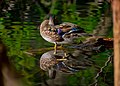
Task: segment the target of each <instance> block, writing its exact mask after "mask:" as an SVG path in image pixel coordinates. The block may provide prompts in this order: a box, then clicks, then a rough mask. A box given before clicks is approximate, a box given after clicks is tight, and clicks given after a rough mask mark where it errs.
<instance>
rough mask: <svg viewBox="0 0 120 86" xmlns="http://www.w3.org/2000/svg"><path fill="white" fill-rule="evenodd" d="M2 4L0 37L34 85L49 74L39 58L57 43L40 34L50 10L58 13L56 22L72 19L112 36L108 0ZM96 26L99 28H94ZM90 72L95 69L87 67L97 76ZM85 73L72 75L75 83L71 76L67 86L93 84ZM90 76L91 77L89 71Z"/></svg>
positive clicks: (20, 0)
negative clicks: (50, 41) (43, 69)
mask: <svg viewBox="0 0 120 86" xmlns="http://www.w3.org/2000/svg"><path fill="white" fill-rule="evenodd" d="M0 4H1V6H0V37H1V39H2V41H3V42H4V44H5V45H6V46H7V47H8V55H9V57H10V60H11V62H12V63H13V64H14V66H15V67H16V69H17V70H19V71H21V73H22V74H23V75H24V76H25V80H26V82H28V83H29V84H31V85H32V86H40V84H41V83H42V84H43V82H44V83H46V80H47V79H48V76H47V74H46V73H45V72H44V71H42V70H41V69H40V68H39V59H40V57H41V55H42V54H43V53H45V52H47V51H49V50H51V49H48V48H50V47H53V46H54V44H51V43H48V42H46V41H45V40H44V39H43V38H42V37H41V36H40V34H39V29H38V27H39V25H40V23H41V22H42V21H43V20H44V18H45V16H46V15H47V14H48V13H52V14H54V15H56V23H60V22H61V21H67V22H72V23H75V24H77V25H79V26H80V27H82V28H84V29H85V31H86V32H88V33H94V34H95V35H96V34H97V35H102V36H105V37H112V32H111V31H110V29H112V28H111V26H112V24H111V13H110V12H111V11H110V9H109V3H108V2H102V1H101V2H96V1H94V0H92V1H90V0H87V1H79V0H71V1H65V0H58V1H54V0H53V1H52V2H49V0H48V2H47V0H38V1H37V0H30V1H28V0H26V1H25V0H24V1H23V0H14V1H12V0H6V1H3V2H1V3H0ZM95 29H97V30H96V31H93V30H95ZM43 48H44V49H43ZM45 48H47V49H45ZM29 50H33V51H34V53H33V52H28V51H29ZM42 51H43V52H42ZM91 71H92V69H88V71H86V72H88V73H89V72H90V74H93V76H95V74H94V73H92V72H91ZM94 72H95V71H94ZM82 73H83V72H82ZM82 73H81V74H80V73H78V75H80V76H81V75H82ZM83 75H84V76H83V77H82V78H80V77H78V78H79V79H81V81H83V82H75V81H76V78H74V76H69V77H71V79H75V80H73V82H72V81H71V79H69V80H68V85H70V84H71V86H72V84H75V83H76V84H75V85H74V86H79V84H81V86H87V85H88V84H90V83H92V81H93V80H91V81H90V82H87V83H85V80H84V78H85V77H86V76H87V74H86V75H85V74H83ZM62 76H63V77H64V75H62ZM75 76H77V74H76V75H75ZM93 76H92V78H93ZM67 77H68V76H67ZM88 77H90V75H89V74H88ZM58 80H60V79H58ZM88 80H89V79H88ZM54 82H56V81H54ZM101 82H102V81H101ZM49 83H52V81H49ZM60 83H62V82H60ZM111 83H112V82H111ZM108 84H109V83H108ZM60 86H62V85H60ZM103 86H107V85H103Z"/></svg>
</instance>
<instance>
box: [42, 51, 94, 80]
mask: <svg viewBox="0 0 120 86" xmlns="http://www.w3.org/2000/svg"><path fill="white" fill-rule="evenodd" d="M53 52H54V50H51V51H48V52H46V53H44V54H43V55H42V56H41V58H40V68H41V69H42V70H44V71H48V74H49V77H50V78H55V76H56V72H57V71H60V72H62V73H67V74H73V73H75V72H78V71H79V70H82V69H86V68H87V66H90V65H91V64H92V62H91V61H89V60H88V59H85V58H82V60H81V61H83V62H81V61H78V60H77V59H75V58H77V57H74V56H73V55H72V54H71V53H67V54H66V56H65V55H64V51H63V50H58V51H57V54H53ZM63 57H65V58H66V59H64V60H63V59H62V58H63Z"/></svg>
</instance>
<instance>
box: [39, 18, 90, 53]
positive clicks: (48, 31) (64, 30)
mask: <svg viewBox="0 0 120 86" xmlns="http://www.w3.org/2000/svg"><path fill="white" fill-rule="evenodd" d="M39 29H40V35H41V36H42V38H43V39H45V40H46V41H48V42H50V43H54V44H55V45H54V54H56V53H57V45H61V44H72V43H73V42H74V39H76V38H79V37H84V36H91V35H90V34H88V33H86V32H85V31H84V29H83V28H81V27H79V26H78V25H76V24H74V23H70V22H63V23H61V24H58V25H55V23H54V19H53V17H52V16H50V17H49V19H45V20H44V21H43V22H42V23H41V25H40V27H39Z"/></svg>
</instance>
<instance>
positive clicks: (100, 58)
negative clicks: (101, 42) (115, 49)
mask: <svg viewBox="0 0 120 86" xmlns="http://www.w3.org/2000/svg"><path fill="white" fill-rule="evenodd" d="M108 53H111V51H105V52H103V53H100V54H98V55H94V56H93V57H92V58H93V60H94V61H95V64H96V65H97V66H96V67H97V71H96V68H95V65H94V66H93V67H91V68H89V69H87V70H84V71H80V72H78V73H76V74H75V75H72V76H70V77H68V78H69V79H68V83H69V84H68V86H79V85H80V86H89V85H90V84H92V83H93V82H94V77H95V75H96V74H97V72H99V70H100V68H101V67H102V66H104V64H105V62H106V60H107V59H108ZM98 68H99V69H98ZM108 77H109V78H108ZM111 79H112V80H111ZM97 80H98V82H97V84H98V85H99V86H113V82H111V81H113V65H112V64H108V66H107V67H105V68H104V69H103V71H102V72H101V73H100V75H99V77H98V78H97ZM90 86H91V85H90Z"/></svg>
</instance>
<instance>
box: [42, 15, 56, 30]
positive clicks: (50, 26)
mask: <svg viewBox="0 0 120 86" xmlns="http://www.w3.org/2000/svg"><path fill="white" fill-rule="evenodd" d="M55 29H56V28H55V25H54V21H53V17H52V16H50V17H49V19H46V20H44V21H43V22H42V23H41V25H40V32H42V31H47V30H48V31H50V30H55Z"/></svg>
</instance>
